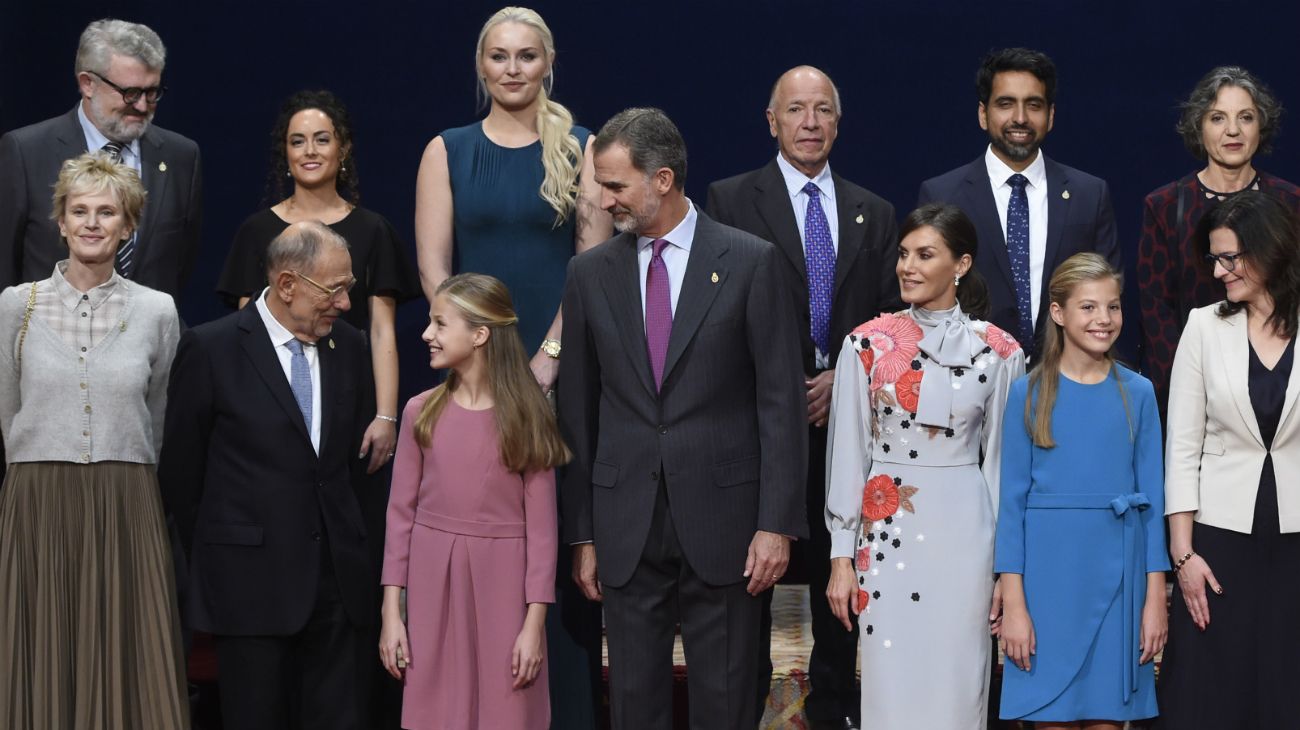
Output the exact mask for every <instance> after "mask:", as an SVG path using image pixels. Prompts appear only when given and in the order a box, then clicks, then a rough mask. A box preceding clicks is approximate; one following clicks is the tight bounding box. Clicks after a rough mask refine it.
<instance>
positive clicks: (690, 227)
mask: <svg viewBox="0 0 1300 730" xmlns="http://www.w3.org/2000/svg"><path fill="white" fill-rule="evenodd" d="M699 219H700V216H699V214H698V213H696V212H695V204H694V203H692V202H691V199H690V198H687V199H686V217H685V218H682V222H681V223H678V224H677V227H675V228H673V229H672V230H671V231H669V232H668V233H667V234H666V235H664V236H661V238H663V239H664V240H665V241H667V242H669V243H671V244H672V245H673V246H675V247H677V248H680V249H681V250H683V251H685V252H687V253H690V251H691V241H694V240H695V224H696V222H697V221H699ZM655 240H656V239H653V238H647V237H645V236H637V238H636V250H637V251H638V252H640V251H644V250H645V249H646V248H648V247H649V246H650V244H652V243H654V242H655Z"/></svg>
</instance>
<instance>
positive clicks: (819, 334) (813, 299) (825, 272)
mask: <svg viewBox="0 0 1300 730" xmlns="http://www.w3.org/2000/svg"><path fill="white" fill-rule="evenodd" d="M803 191H804V193H805V194H807V196H808V207H807V209H806V210H805V213H804V225H803V237H804V259H805V264H806V266H807V267H808V314H809V318H810V320H811V330H812V332H811V334H812V340H813V342H814V343H815V344H816V345H817V350H818V351H819V352H821V353H823V354H827V353H829V352H830V347H829V344H830V343H829V338H830V331H829V330H830V322H831V285H832V284H834V283H835V244H834V242H833V241H832V240H831V226H830V224H829V223H827V222H826V211H825V210H823V209H822V203H821V192H822V191H821V190H820V189H819V188H818V187H817V185H816V183H812V182H810V183H808V184H807V185H805V186H803Z"/></svg>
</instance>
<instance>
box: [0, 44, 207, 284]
mask: <svg viewBox="0 0 1300 730" xmlns="http://www.w3.org/2000/svg"><path fill="white" fill-rule="evenodd" d="M166 53H167V51H166V48H164V47H163V43H162V40H161V39H160V38H159V37H158V34H157V33H154V32H153V31H152V30H150V29H149V28H148V27H147V26H144V25H140V24H138V23H129V22H127V21H124V20H112V19H105V20H97V21H95V22H93V23H91V24H90V25H88V26H86V29H85V31H83V32H82V34H81V42H80V44H79V46H78V48H77V61H76V73H77V86H78V89H79V90H80V92H81V102H80V103H78V104H77V106H76V107H75V108H74V109H72V110H71V111H69V112H68V113H66V114H62V115H60V116H57V117H55V118H53V119H47V120H45V121H43V122H40V123H37V124H33V125H31V126H29V127H23V128H22V129H17V130H14V131H12V132H10V133H8V134H6V135H4V137H0V170H2V171H3V174H0V287H7V286H13V285H14V284H18V283H21V282H24V281H35V280H37V279H43V278H45V277H47V276H49V275H50V272H51V271H53V270H54V263H55V262H56V261H59V260H60V259H63V258H65V257H66V255H67V249H66V248H65V247H64V246H63V244H62V243H61V242H60V240H59V229H58V226H57V225H56V223H55V222H54V221H52V220H50V210H51V202H50V191H51V190H52V189H53V186H54V181H55V180H56V179H58V176H59V169H60V168H61V167H62V165H63V162H64V161H65V160H68V159H70V158H73V157H77V156H78V155H81V154H83V153H85V152H86V151H88V150H89V151H95V150H102V151H103V152H104V153H105V154H108V155H111V156H112V157H114V159H116V160H118V161H119V162H122V163H123V164H126V165H128V166H130V167H132V168H134V169H135V171H136V172H138V173H139V174H140V177H141V180H142V181H143V182H144V187H145V190H147V191H148V193H149V197H148V200H147V202H146V203H145V206H144V217H143V219H142V220H141V221H140V225H139V227H138V228H137V230H136V234H135V236H134V237H132V238H131V240H129V241H126V242H124V243H123V244H122V245H121V246H120V247H119V248H118V251H117V258H118V261H117V269H118V273H120V274H122V275H123V276H125V277H127V278H129V279H132V280H134V281H136V282H138V283H140V284H144V285H145V286H148V287H151V288H153V289H157V290H159V291H163V292H166V293H168V294H171V295H172V296H173V297H176V296H179V295H180V293H181V290H182V289H183V288H184V286H185V282H186V280H187V279H188V278H189V274H190V270H191V269H192V268H193V265H194V259H195V255H196V254H197V252H198V247H199V225H200V220H201V216H202V209H203V204H202V185H201V180H200V164H199V148H198V145H196V144H195V143H194V142H193V141H191V140H189V139H186V138H185V137H182V136H181V135H179V134H176V133H174V132H168V131H167V130H165V129H160V128H158V127H156V126H154V125H153V124H152V121H153V116H154V111H155V110H156V109H157V105H158V102H159V100H160V99H161V98H162V96H163V92H164V91H165V90H166V87H164V86H163V85H162V73H163V66H164V64H165V62H166Z"/></svg>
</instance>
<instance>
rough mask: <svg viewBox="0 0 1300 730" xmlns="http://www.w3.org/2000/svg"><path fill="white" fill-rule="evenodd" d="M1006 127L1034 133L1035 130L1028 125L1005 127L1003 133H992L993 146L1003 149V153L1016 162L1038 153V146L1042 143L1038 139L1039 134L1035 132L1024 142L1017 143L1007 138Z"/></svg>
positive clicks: (990, 139)
mask: <svg viewBox="0 0 1300 730" xmlns="http://www.w3.org/2000/svg"><path fill="white" fill-rule="evenodd" d="M1006 129H1014V130H1017V131H1027V132H1029V133H1030V134H1033V130H1030V129H1028V128H1027V127H1018V126H1010V127H1007V128H1005V129H1003V131H1002V133H1001V134H990V135H989V141H990V142H992V143H993V146H994V147H995V148H997V149H998V150H999V151H1001V152H1002V154H1004V155H1006V156H1007V157H1009V158H1011V159H1012V160H1015V161H1016V162H1024V161H1025V160H1028V159H1030V158H1031V157H1033V156H1034V155H1035V154H1038V146H1039V144H1040V143H1041V142H1040V140H1039V139H1038V135H1036V134H1034V136H1033V137H1031V138H1030V140H1029V141H1028V142H1026V143H1024V144H1015V143H1013V142H1011V141H1009V140H1008V139H1007V138H1006Z"/></svg>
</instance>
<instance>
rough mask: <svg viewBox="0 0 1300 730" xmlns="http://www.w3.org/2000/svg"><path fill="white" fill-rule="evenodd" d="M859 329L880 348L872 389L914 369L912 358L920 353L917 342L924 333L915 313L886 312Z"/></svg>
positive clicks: (876, 388) (878, 387)
mask: <svg viewBox="0 0 1300 730" xmlns="http://www.w3.org/2000/svg"><path fill="white" fill-rule="evenodd" d="M858 329H859V330H860V332H861V334H862V336H863V337H864V338H865V339H867V340H868V341H869V342H870V343H871V346H872V347H874V348H876V349H877V350H879V351H880V355H879V356H878V357H876V372H875V375H874V376H873V378H872V381H871V389H872V390H879V389H880V388H881V387H882V386H884V385H886V384H887V383H892V382H894V381H895V380H898V376H900V375H902V374H903V373H905V372H907V371H908V370H910V369H911V367H912V358H914V357H916V353H917V343H919V342H920V341H921V337H922V334H923V333H922V332H921V328H920V326H919V325H917V324H916V322H913V321H912V318H911V317H908V316H907V315H903V314H882V315H880V316H879V317H876V318H875V319H873V320H871V321H870V322H867V323H866V324H864V325H862V326H861V327H860V328H858Z"/></svg>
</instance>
